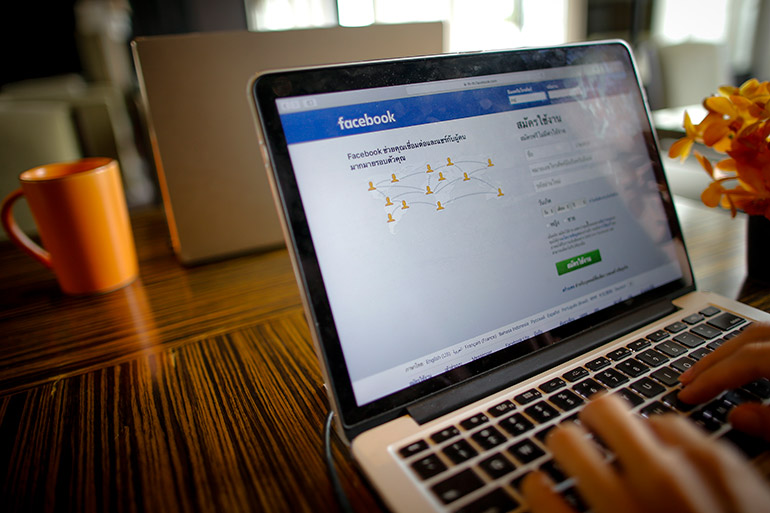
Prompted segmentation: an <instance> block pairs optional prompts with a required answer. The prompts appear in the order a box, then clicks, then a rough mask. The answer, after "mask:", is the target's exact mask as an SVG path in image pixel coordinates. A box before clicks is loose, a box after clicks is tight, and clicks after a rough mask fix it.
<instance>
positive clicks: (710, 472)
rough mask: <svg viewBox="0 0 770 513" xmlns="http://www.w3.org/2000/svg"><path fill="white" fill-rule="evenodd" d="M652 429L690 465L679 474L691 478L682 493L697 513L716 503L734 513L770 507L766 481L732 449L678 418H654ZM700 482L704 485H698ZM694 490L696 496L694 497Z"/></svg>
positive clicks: (681, 461)
mask: <svg viewBox="0 0 770 513" xmlns="http://www.w3.org/2000/svg"><path fill="white" fill-rule="evenodd" d="M650 426H651V427H652V428H653V431H654V432H655V433H656V434H657V435H658V436H659V437H660V439H661V441H663V443H665V444H669V445H670V449H669V452H674V450H678V451H679V456H678V458H677V460H678V461H679V462H680V463H688V465H686V466H682V465H680V467H681V468H680V469H679V470H678V471H677V474H678V476H679V477H680V478H683V477H686V476H687V475H688V474H689V475H690V477H691V478H690V479H689V481H691V482H690V483H689V484H687V485H686V486H685V487H683V488H682V489H681V490H682V491H683V492H685V494H686V495H687V496H688V497H687V502H689V503H690V504H692V505H693V506H694V508H693V510H694V511H705V509H704V508H707V507H708V504H712V505H713V504H716V503H717V502H722V504H723V505H725V506H729V509H730V510H733V511H754V510H757V509H756V508H755V507H753V506H752V504H754V505H757V504H768V499H770V491H769V490H768V489H767V486H766V484H765V483H764V481H763V479H762V478H761V477H760V476H759V474H758V473H757V472H756V471H755V469H754V468H753V467H752V466H751V465H750V464H749V462H748V461H747V460H745V459H744V458H743V457H742V456H741V455H740V454H739V453H738V452H737V450H735V449H734V448H733V447H731V446H729V445H727V444H726V443H724V442H722V441H719V440H712V439H710V438H709V437H708V436H706V435H705V433H703V432H702V431H701V430H700V429H699V428H697V427H696V426H695V425H694V424H693V423H692V422H690V421H689V420H687V419H686V418H684V417H681V416H678V415H662V416H659V417H654V418H651V419H650ZM695 476H697V477H696V479H692V477H695ZM682 482H683V483H684V482H685V480H683V481H682ZM698 482H700V483H702V485H700V486H698V484H697V483H698ZM703 484H705V485H706V486H703ZM693 490H696V491H697V493H696V494H693V493H692V491H693Z"/></svg>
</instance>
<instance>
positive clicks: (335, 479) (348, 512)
mask: <svg viewBox="0 0 770 513" xmlns="http://www.w3.org/2000/svg"><path fill="white" fill-rule="evenodd" d="M333 420H334V411H329V415H328V416H327V417H326V425H325V426H324V452H325V454H326V468H327V470H328V471H329V477H330V478H331V480H332V487H333V488H334V495H336V496H337V502H338V503H339V505H340V508H341V509H342V511H344V512H345V513H353V508H352V507H351V505H350V501H349V500H348V497H347V495H346V494H345V490H344V489H343V488H342V483H340V476H339V474H337V467H336V466H335V465H334V457H333V456H332V421H333Z"/></svg>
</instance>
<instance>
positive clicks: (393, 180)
mask: <svg viewBox="0 0 770 513" xmlns="http://www.w3.org/2000/svg"><path fill="white" fill-rule="evenodd" d="M396 182H398V178H396V173H393V174H392V175H390V183H396Z"/></svg>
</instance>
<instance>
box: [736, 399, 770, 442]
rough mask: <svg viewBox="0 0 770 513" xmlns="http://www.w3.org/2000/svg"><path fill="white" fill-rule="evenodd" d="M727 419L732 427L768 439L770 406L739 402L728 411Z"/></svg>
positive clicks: (769, 433)
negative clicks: (728, 416) (739, 403)
mask: <svg viewBox="0 0 770 513" xmlns="http://www.w3.org/2000/svg"><path fill="white" fill-rule="evenodd" d="M729 420H730V424H732V425H733V427H734V428H736V429H739V430H741V431H743V432H745V433H748V434H750V435H752V436H755V437H757V438H764V439H765V440H767V441H770V406H762V405H761V404H757V403H746V404H741V405H739V406H736V407H735V408H734V409H733V410H732V411H731V412H730V418H729Z"/></svg>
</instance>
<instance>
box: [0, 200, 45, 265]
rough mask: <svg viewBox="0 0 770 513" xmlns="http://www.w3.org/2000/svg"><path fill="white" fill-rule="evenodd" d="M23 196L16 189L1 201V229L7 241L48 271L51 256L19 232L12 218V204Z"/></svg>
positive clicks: (19, 229)
mask: <svg viewBox="0 0 770 513" xmlns="http://www.w3.org/2000/svg"><path fill="white" fill-rule="evenodd" d="M23 195H24V191H22V190H21V189H16V190H15V191H13V192H12V193H10V194H9V195H8V196H6V198H5V199H4V200H3V205H2V209H0V221H2V223H3V228H5V232H6V233H7V234H8V238H9V239H11V240H12V241H13V242H14V243H15V244H16V245H17V246H19V247H20V248H21V249H22V250H24V252H25V253H27V254H28V255H30V256H31V257H32V258H34V259H35V260H37V261H39V262H40V263H41V264H43V265H44V266H46V267H48V268H49V269H50V268H52V267H53V265H52V263H51V254H50V253H49V252H48V251H46V250H44V249H43V248H41V247H40V246H38V245H37V244H35V243H34V242H33V241H32V239H30V238H29V237H27V234H26V233H24V232H23V231H21V228H19V225H18V224H16V220H15V219H14V218H13V212H12V209H13V204H14V203H16V201H17V200H18V199H19V198H21V197H22V196H23Z"/></svg>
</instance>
